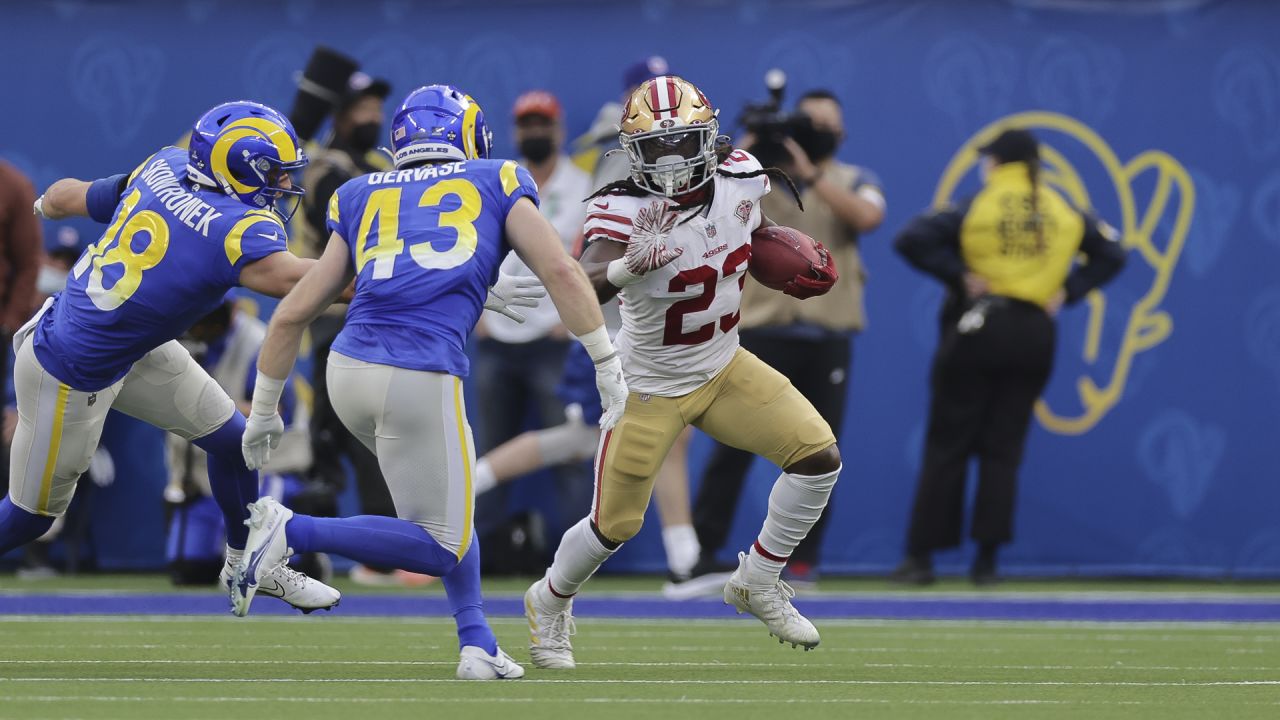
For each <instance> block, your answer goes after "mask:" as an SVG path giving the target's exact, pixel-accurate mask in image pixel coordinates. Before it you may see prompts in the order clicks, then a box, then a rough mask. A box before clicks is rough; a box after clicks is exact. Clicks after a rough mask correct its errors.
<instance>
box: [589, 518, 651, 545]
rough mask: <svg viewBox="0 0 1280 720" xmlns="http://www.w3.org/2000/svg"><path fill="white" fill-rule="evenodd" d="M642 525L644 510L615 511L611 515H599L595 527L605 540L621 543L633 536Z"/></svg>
mask: <svg viewBox="0 0 1280 720" xmlns="http://www.w3.org/2000/svg"><path fill="white" fill-rule="evenodd" d="M643 525H644V512H643V511H642V512H640V513H639V514H636V513H617V514H614V515H613V516H612V517H609V516H605V515H601V516H600V518H599V520H598V521H597V522H596V528H597V529H598V530H599V532H600V534H601V535H602V536H604V538H605V539H606V540H608V541H609V542H612V543H616V544H618V545H621V544H622V543H624V542H626V541H628V540H630V539H631V538H633V537H635V536H636V534H637V533H639V532H640V528H641V526H643Z"/></svg>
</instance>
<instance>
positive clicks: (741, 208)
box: [733, 200, 755, 225]
mask: <svg viewBox="0 0 1280 720" xmlns="http://www.w3.org/2000/svg"><path fill="white" fill-rule="evenodd" d="M753 208H755V203H753V202H751V201H750V200H743V201H742V202H740V203H738V209H737V210H735V211H734V213H733V214H734V215H737V216H738V219H739V220H741V221H742V224H743V225H746V224H747V223H748V222H750V220H751V210H752V209H753Z"/></svg>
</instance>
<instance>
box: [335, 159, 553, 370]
mask: <svg viewBox="0 0 1280 720" xmlns="http://www.w3.org/2000/svg"><path fill="white" fill-rule="evenodd" d="M522 197H527V198H529V199H530V200H531V201H533V203H534V205H537V204H538V190H537V186H536V185H535V184H534V182H533V178H532V177H531V176H530V175H529V172H528V171H527V170H525V169H524V168H522V167H520V166H518V165H517V164H516V163H515V162H514V161H512V160H467V161H460V162H447V163H436V164H430V165H423V166H419V167H416V168H412V169H407V170H392V171H389V172H380V173H372V174H370V175H363V176H361V177H358V178H354V179H352V180H350V181H348V182H347V183H346V184H344V185H343V186H342V187H340V188H338V191H337V192H335V193H334V194H333V197H332V198H331V199H330V201H329V215H328V226H329V230H330V231H331V232H334V233H337V234H338V236H339V237H341V238H342V239H343V240H344V241H345V242H346V244H347V248H348V252H349V253H350V260H351V262H352V265H353V267H354V268H355V275H356V295H355V298H354V299H353V300H352V301H351V307H350V309H349V310H348V311H347V324H346V326H345V327H343V329H342V332H341V333H340V334H339V335H338V338H337V339H336V340H334V343H333V349H334V350H335V351H337V352H339V353H342V354H343V355H346V356H348V357H352V358H355V359H357V360H364V361H365V362H370V363H378V364H380V365H391V366H394V367H400V368H405V369H408V370H424V371H429V372H442V373H447V374H449V375H454V376H457V377H465V376H466V375H467V372H468V370H469V363H468V360H467V354H466V343H467V337H468V336H469V335H470V334H471V329H472V328H474V327H475V325H476V321H477V320H478V319H479V318H480V312H481V310H482V309H483V307H484V301H485V298H486V296H487V295H488V292H489V286H490V285H492V284H493V283H494V281H495V280H497V278H498V266H499V265H500V264H501V262H502V258H503V257H504V256H505V255H506V254H507V251H508V249H509V248H508V245H507V240H506V233H505V227H506V221H507V214H508V213H509V212H510V211H511V208H512V207H513V206H515V204H516V202H517V201H518V200H520V198H522Z"/></svg>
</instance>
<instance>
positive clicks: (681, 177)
mask: <svg viewBox="0 0 1280 720" xmlns="http://www.w3.org/2000/svg"><path fill="white" fill-rule="evenodd" d="M719 129H720V126H719V123H718V122H717V121H716V119H715V118H712V119H711V121H710V122H709V123H705V124H702V123H699V124H691V125H673V126H672V127H667V128H660V129H657V130H650V131H648V132H643V133H636V134H633V135H626V134H623V135H622V136H621V138H620V139H621V142H622V147H623V148H624V149H625V150H626V151H627V155H628V156H629V157H630V158H631V179H632V180H634V181H635V183H636V184H637V185H639V186H640V187H642V188H644V189H645V190H647V191H649V192H651V193H656V194H659V195H665V196H666V197H674V196H676V195H683V194H685V193H688V192H691V191H693V190H697V189H698V188H700V187H702V186H703V185H705V184H707V182H708V181H709V180H711V178H712V177H714V175H715V167H716V165H717V164H718V163H717V160H716V150H715V147H716V136H717V135H718V134H719Z"/></svg>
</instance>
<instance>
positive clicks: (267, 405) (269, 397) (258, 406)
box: [252, 370, 285, 417]
mask: <svg viewBox="0 0 1280 720" xmlns="http://www.w3.org/2000/svg"><path fill="white" fill-rule="evenodd" d="M284 382H285V381H284V380H277V379H275V378H273V377H270V376H268V375H263V374H262V371H261V370H259V371H258V379H257V380H255V381H254V385H253V409H252V412H253V414H254V415H265V416H267V417H270V416H272V415H275V414H276V413H277V412H280V396H281V395H283V394H284Z"/></svg>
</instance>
